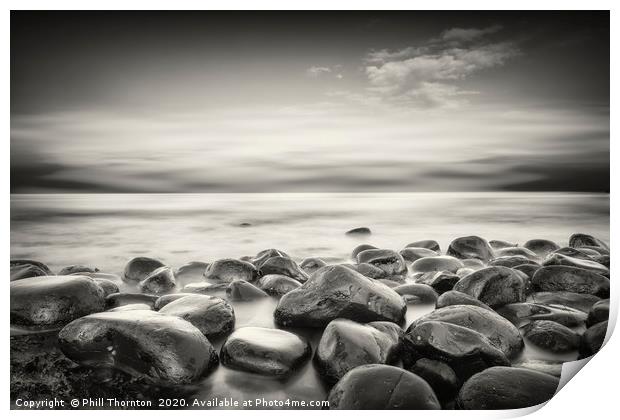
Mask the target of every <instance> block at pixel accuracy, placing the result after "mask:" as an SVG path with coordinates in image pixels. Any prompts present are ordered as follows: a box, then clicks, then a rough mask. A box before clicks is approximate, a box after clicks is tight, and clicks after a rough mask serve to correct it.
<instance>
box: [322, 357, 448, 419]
mask: <svg viewBox="0 0 620 420" xmlns="http://www.w3.org/2000/svg"><path fill="white" fill-rule="evenodd" d="M377 384H381V386H377ZM327 400H328V401H329V409H330V410H439V409H441V405H440V404H439V401H438V399H437V396H436V395H435V392H434V391H433V389H432V388H431V386H430V385H429V384H428V383H427V382H426V381H425V380H424V379H422V378H421V377H419V376H418V375H416V374H414V373H411V372H408V371H406V370H404V369H401V368H397V367H394V366H388V365H377V364H372V365H363V366H358V367H356V368H355V369H352V370H350V371H349V372H348V373H347V374H346V375H344V376H343V377H342V379H341V380H340V381H338V383H337V384H336V385H334V387H333V388H332V390H331V391H330V393H329V395H328V397H327Z"/></svg>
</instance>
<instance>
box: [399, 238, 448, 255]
mask: <svg viewBox="0 0 620 420" xmlns="http://www.w3.org/2000/svg"><path fill="white" fill-rule="evenodd" d="M405 248H426V249H430V250H431V251H435V252H441V248H440V247H439V244H438V243H437V241H435V240H433V239H426V240H422V241H415V242H411V243H410V244H407V246H406V247H405Z"/></svg>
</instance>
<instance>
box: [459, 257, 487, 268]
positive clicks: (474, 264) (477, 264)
mask: <svg viewBox="0 0 620 420" xmlns="http://www.w3.org/2000/svg"><path fill="white" fill-rule="evenodd" d="M460 261H461V262H462V263H463V265H464V266H465V267H467V268H473V269H474V270H478V269H480V268H484V267H486V265H485V264H484V263H483V262H482V261H480V260H478V259H476V258H465V259H464V260H460Z"/></svg>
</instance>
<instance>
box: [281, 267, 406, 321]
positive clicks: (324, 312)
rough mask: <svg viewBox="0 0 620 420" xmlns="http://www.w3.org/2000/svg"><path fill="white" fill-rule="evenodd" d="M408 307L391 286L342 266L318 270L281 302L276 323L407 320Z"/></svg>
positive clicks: (283, 297)
mask: <svg viewBox="0 0 620 420" xmlns="http://www.w3.org/2000/svg"><path fill="white" fill-rule="evenodd" d="M406 310H407V306H406V305H405V301H404V300H403V299H402V297H401V296H400V295H399V294H398V293H396V292H394V291H393V290H392V289H390V288H389V287H387V286H384V285H382V284H378V283H375V282H373V281H372V280H370V279H369V278H367V277H365V276H363V275H361V274H359V273H357V272H355V271H353V270H351V269H349V268H347V267H343V266H340V265H333V266H328V267H323V268H321V269H320V270H318V271H316V272H315V273H314V274H313V275H312V276H310V278H309V279H308V281H307V282H306V283H305V284H303V285H302V287H300V288H298V289H295V290H293V291H291V292H289V293H287V294H285V295H284V296H282V298H281V299H280V302H279V303H278V306H277V308H276V310H275V313H274V316H275V320H276V322H277V323H278V324H280V325H287V326H288V325H290V326H300V327H302V326H306V327H320V326H324V325H327V324H328V323H329V322H330V321H332V320H334V319H336V318H347V319H352V320H354V321H358V322H371V321H393V322H396V323H397V324H399V323H401V322H402V321H403V319H404V316H405V312H406Z"/></svg>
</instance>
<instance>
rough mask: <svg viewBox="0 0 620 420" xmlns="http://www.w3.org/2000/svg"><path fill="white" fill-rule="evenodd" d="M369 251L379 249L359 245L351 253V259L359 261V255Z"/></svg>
mask: <svg viewBox="0 0 620 420" xmlns="http://www.w3.org/2000/svg"><path fill="white" fill-rule="evenodd" d="M368 249H378V248H377V247H376V246H372V245H368V244H361V245H358V246H356V247H355V248H353V251H351V258H353V259H354V260H357V255H358V254H359V253H360V252H362V251H366V250H368Z"/></svg>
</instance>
